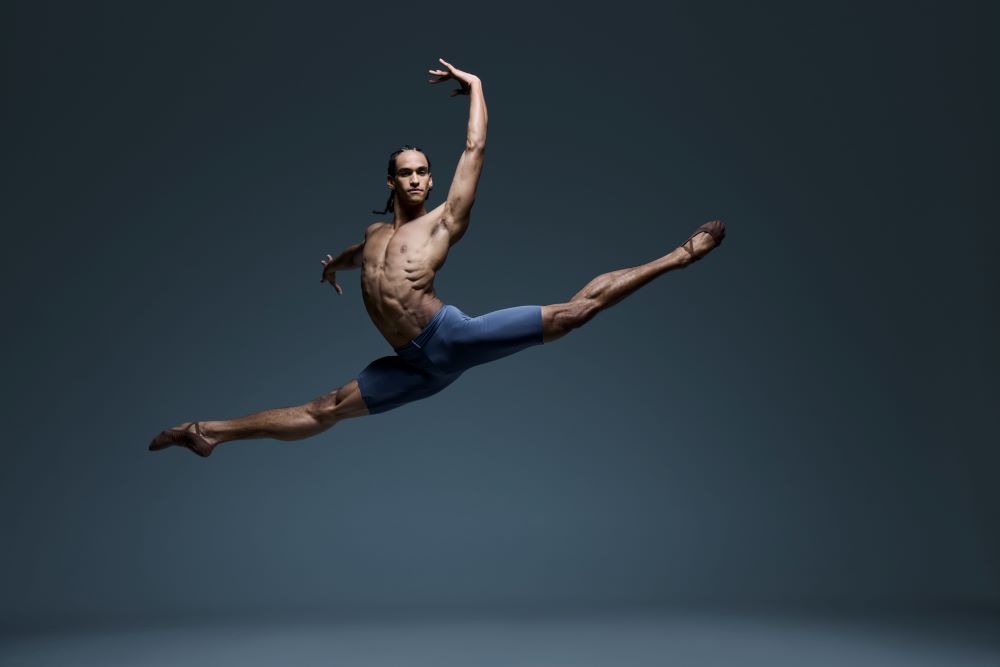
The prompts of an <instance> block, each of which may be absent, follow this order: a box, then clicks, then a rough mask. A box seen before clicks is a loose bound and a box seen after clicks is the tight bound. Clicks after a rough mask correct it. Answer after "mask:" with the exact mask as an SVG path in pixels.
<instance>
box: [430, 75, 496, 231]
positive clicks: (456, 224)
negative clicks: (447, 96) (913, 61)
mask: <svg viewBox="0 0 1000 667" xmlns="http://www.w3.org/2000/svg"><path fill="white" fill-rule="evenodd" d="M441 63H442V64H443V65H444V66H445V67H447V68H448V70H447V71H444V70H430V72H431V74H437V75H438V77H439V78H438V79H437V80H432V81H431V83H441V82H442V81H447V80H448V79H455V80H456V81H458V82H459V83H461V85H462V87H461V88H458V89H456V90H453V91H452V93H451V94H452V97H454V96H455V95H468V96H469V127H468V131H467V132H466V137H465V151H464V152H463V153H462V156H461V157H460V158H459V159H458V167H457V168H456V169H455V177H454V178H453V179H452V181H451V188H450V189H449V190H448V199H447V201H445V203H444V212H443V215H442V222H443V224H444V226H445V228H446V229H447V230H448V234H449V237H450V238H451V243H452V244H454V243H456V242H457V241H458V240H459V239H460V238H462V235H463V234H465V230H466V229H467V228H468V226H469V218H470V214H471V213H472V204H473V203H474V202H475V200H476V186H477V185H478V184H479V175H480V174H481V173H482V171H483V154H484V152H485V150H486V121H487V114H486V100H485V98H484V97H483V84H482V81H480V80H479V77H478V76H476V75H474V74H469V73H468V72H463V71H461V70H459V69H456V68H455V67H453V66H452V65H450V64H449V63H447V62H445V61H444V60H441Z"/></svg>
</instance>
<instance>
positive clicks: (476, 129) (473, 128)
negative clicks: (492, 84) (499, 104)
mask: <svg viewBox="0 0 1000 667" xmlns="http://www.w3.org/2000/svg"><path fill="white" fill-rule="evenodd" d="M486 120H487V117H486V99H485V98H484V97H483V84H482V82H481V81H480V80H479V79H478V78H476V79H473V80H472V83H471V84H470V85H469V129H468V132H467V134H466V139H465V146H466V150H483V149H484V148H485V147H486Z"/></svg>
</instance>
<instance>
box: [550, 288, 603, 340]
mask: <svg viewBox="0 0 1000 667" xmlns="http://www.w3.org/2000/svg"><path fill="white" fill-rule="evenodd" d="M599 311H600V305H599V304H598V303H597V301H596V300H594V299H590V298H586V297H583V298H579V299H576V300H574V301H570V302H568V303H561V304H559V305H557V306H548V307H546V312H544V313H543V318H542V325H543V328H544V330H545V336H546V340H555V339H556V338H560V337H562V336H565V335H566V334H568V333H569V332H570V331H572V330H573V329H577V328H579V327H581V326H583V325H584V324H586V323H587V322H589V321H590V320H592V319H593V318H594V316H595V315H597V313H598V312H599Z"/></svg>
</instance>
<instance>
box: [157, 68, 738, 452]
mask: <svg viewBox="0 0 1000 667" xmlns="http://www.w3.org/2000/svg"><path fill="white" fill-rule="evenodd" d="M441 64H442V65H443V66H444V67H445V68H447V69H444V70H441V69H432V70H429V72H430V73H431V74H433V75H435V76H436V77H437V78H435V79H431V80H430V83H441V82H443V81H448V80H454V81H456V82H457V83H458V84H459V85H460V87H459V88H458V89H456V90H454V91H452V93H451V94H452V96H455V95H467V96H469V98H470V102H469V126H468V134H467V137H466V142H465V151H464V152H463V153H462V156H461V157H460V158H459V160H458V167H457V169H456V171H455V177H454V179H453V180H452V183H451V189H450V190H449V191H448V198H447V200H446V201H445V202H444V203H442V204H440V205H439V206H438V207H437V208H435V209H433V210H432V211H430V212H428V211H427V209H426V208H425V204H426V201H427V195H428V193H429V192H430V190H431V188H432V187H433V186H434V179H433V178H432V176H431V168H430V162H429V160H428V158H427V156H426V155H425V154H424V153H423V152H422V151H421V150H420V149H419V148H416V147H412V146H406V147H404V148H403V149H401V150H399V151H396V152H395V153H393V154H392V155H391V156H390V158H389V165H388V178H387V184H388V187H389V190H390V193H389V202H388V203H387V205H386V211H383V213H385V212H391V213H392V214H393V221H392V223H391V224H389V223H382V222H376V223H373V224H372V225H370V226H369V227H368V229H367V231H366V232H365V240H364V241H362V242H361V243H358V244H355V245H352V246H350V247H348V248H347V249H346V250H344V252H342V253H341V254H340V255H339V256H337V257H332V256H331V255H327V256H326V257H327V258H326V259H325V260H321V263H322V264H323V275H322V278H320V282H328V283H329V284H330V286H331V287H333V288H334V289H335V290H336V292H337V294H343V290H342V289H341V287H340V285H339V284H338V283H337V280H336V272H337V271H346V270H349V269H354V268H359V267H360V268H361V292H362V296H363V298H364V303H365V308H366V309H367V310H368V314H369V315H370V316H371V318H372V322H374V324H375V327H376V328H377V329H378V330H379V332H380V333H381V334H382V335H383V336H384V337H385V339H386V341H388V343H389V344H390V345H391V346H392V347H393V350H394V351H395V353H396V354H395V355H393V356H386V357H381V358H380V359H376V360H375V361H373V362H372V363H371V364H369V365H368V366H367V367H366V368H365V369H364V370H362V371H361V372H360V373H359V374H358V376H357V377H356V378H354V379H352V380H351V381H350V382H348V383H347V384H345V385H343V386H342V387H340V388H338V389H335V390H333V391H330V392H328V393H326V394H323V395H322V396H319V397H317V398H315V399H313V400H311V401H309V402H308V403H306V404H305V405H299V406H294V407H289V408H276V409H272V410H264V411H262V412H257V413H255V414H252V415H248V416H246V417H240V418H238V419H230V420H225V421H200V422H184V423H182V424H179V425H177V426H175V427H173V428H170V429H166V430H164V431H162V432H161V433H160V434H159V435H157V436H156V437H155V438H153V441H152V443H151V444H150V445H149V449H151V450H160V449H164V448H166V447H169V446H171V445H179V446H182V447H187V448H188V449H190V450H191V451H193V452H194V453H196V454H199V455H200V456H209V455H210V454H211V453H212V450H213V449H214V448H215V447H216V446H218V445H219V444H221V443H223V442H229V441H231V440H245V439H249V438H273V439H276V440H300V439H302V438H308V437H310V436H313V435H316V434H317V433H321V432H323V431H325V430H327V429H329V428H330V427H331V426H333V425H334V424H336V423H337V422H339V421H340V420H342V419H350V418H351V417H361V416H363V415H369V414H377V413H380V412H386V411H387V410H392V409H394V408H397V407H399V406H401V405H404V404H406V403H410V402H412V401H416V400H420V399H422V398H426V397H428V396H431V395H432V394H435V393H437V392H439V391H441V390H442V389H444V388H445V387H446V386H448V385H449V384H451V383H452V382H454V381H455V380H456V379H457V378H458V376H459V375H461V374H462V373H463V372H464V371H465V370H468V369H469V368H471V367H473V366H476V365H479V364H482V363H487V362H489V361H493V360H495V359H499V358H501V357H505V356H507V355H510V354H514V353H515V352H517V351H519V350H523V349H525V348H527V347H531V346H533V345H541V344H543V343H551V342H552V341H554V340H557V339H559V338H561V337H563V336H565V335H566V334H567V333H569V332H570V331H572V330H573V329H576V328H578V327H580V326H582V325H583V324H584V323H586V322H588V321H590V320H591V319H593V317H594V316H595V315H597V313H599V312H601V311H602V310H604V309H606V308H609V307H610V306H613V305H614V304H616V303H618V302H619V301H621V300H622V299H624V298H625V297H626V296H628V295H629V294H632V293H633V292H635V291H636V290H637V289H639V288H640V287H642V286H643V285H645V284H646V283H648V282H650V281H651V280H653V278H656V277H657V276H660V275H662V274H664V273H666V272H667V271H671V270H673V269H680V268H684V267H686V266H688V265H689V264H691V263H692V262H695V261H697V260H699V259H701V258H702V257H704V256H705V255H706V254H708V252H709V251H711V250H712V249H713V248H714V247H715V246H717V245H719V244H720V243H721V242H722V239H723V237H724V236H725V226H724V225H723V224H722V223H721V222H720V221H718V220H716V221H713V222H709V223H706V224H704V225H702V226H701V227H699V228H698V229H697V230H696V231H695V233H694V234H692V235H691V237H689V238H688V240H687V241H685V242H684V243H683V244H682V245H681V246H678V247H677V248H676V249H674V250H673V251H672V252H670V253H668V254H667V255H664V256H663V257H660V258H659V259H656V260H653V261H651V262H649V263H647V264H643V265H641V266H637V267H634V268H627V269H621V270H619V271H612V272H611V273H606V274H603V275H600V276H598V277H596V278H594V279H593V280H591V281H590V282H589V283H588V284H587V285H586V286H585V287H584V288H583V289H581V290H580V291H579V292H577V293H576V294H575V295H574V296H573V298H572V299H570V300H569V301H567V302H565V303H557V304H552V305H548V306H517V307H514V308H506V309H503V310H498V311H494V312H492V313H486V314H485V315H480V316H479V317H469V316H468V315H466V314H465V313H463V312H462V311H461V310H459V309H458V308H456V307H455V306H451V305H446V304H445V303H444V302H443V301H441V299H440V298H438V296H437V294H435V292H434V276H435V273H436V272H437V271H438V269H440V268H441V266H442V265H443V264H444V262H445V258H447V256H448V251H449V249H450V248H451V246H453V245H455V244H456V243H458V241H459V240H460V239H461V238H462V236H463V235H464V234H465V231H466V229H467V228H468V226H469V216H470V213H471V211H472V204H473V201H474V200H475V196H476V185H477V184H478V182H479V174H480V172H481V171H482V169H483V152H484V149H485V147H486V102H485V100H484V99H483V86H482V83H481V81H480V80H479V77H477V76H475V75H473V74H469V73H468V72H463V71H461V70H459V69H457V68H455V67H454V66H452V65H451V64H449V63H447V62H445V61H444V60H441ZM376 213H377V211H376Z"/></svg>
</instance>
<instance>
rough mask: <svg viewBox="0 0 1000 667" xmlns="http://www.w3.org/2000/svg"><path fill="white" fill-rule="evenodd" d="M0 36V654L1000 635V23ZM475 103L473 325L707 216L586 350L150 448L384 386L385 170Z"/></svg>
mask: <svg viewBox="0 0 1000 667" xmlns="http://www.w3.org/2000/svg"><path fill="white" fill-rule="evenodd" d="M800 4H801V3H791V2H789V3H770V4H769V5H768V6H767V8H763V7H754V8H750V7H747V6H745V5H744V3H739V2H730V3H722V2H714V3H702V2H698V3H695V2H690V3H679V4H678V3H671V4H670V5H669V6H667V7H660V8H657V9H650V8H643V7H642V6H641V5H639V4H633V3H614V5H613V6H605V7H594V6H590V5H577V6H565V7H562V8H560V9H548V8H546V7H544V6H542V5H537V4H534V5H530V6H525V7H518V6H516V5H515V6H508V7H506V8H501V7H500V6H499V5H496V4H482V3H470V4H466V5H419V4H385V3H379V4H378V5H377V6H376V5H373V6H372V7H371V8H370V9H365V8H362V7H360V6H355V7H352V8H350V9H349V10H344V9H342V8H338V9H334V8H333V6H332V5H329V6H328V5H318V4H317V5H297V6H294V7H290V6H287V5H286V6H285V7H284V8H283V9H281V10H278V9H276V8H274V7H270V6H265V5H259V6H258V5H251V4H247V3H233V4H231V5H228V6H226V5H215V6H214V7H213V8H211V9H205V8H203V7H200V6H199V5H196V4H191V5H186V6H179V5H171V6H169V7H163V6H153V5H149V6H145V7H141V8H140V7H138V6H136V5H134V4H133V3H121V4H112V3H99V5H97V7H99V8H97V9H95V8H94V7H89V8H86V7H83V6H76V5H73V4H70V3H62V4H56V3H24V2H16V3H5V5H4V9H3V15H4V18H3V22H2V26H3V27H2V30H3V33H4V37H3V44H4V47H3V48H4V60H3V62H4V99H5V103H4V107H3V113H4V116H5V118H4V130H5V132H4V134H5V137H4V143H3V150H2V152H3V154H4V159H3V169H4V179H3V183H4V185H3V187H4V192H3V198H2V207H3V213H2V215H3V220H4V237H5V243H4V250H5V252H4V261H3V268H2V270H3V272H4V276H3V278H4V280H3V290H4V304H5V309H6V311H7V315H8V318H7V326H6V327H5V333H4V338H5V344H4V348H3V349H4V357H5V360H4V369H5V372H4V376H5V381H4V384H5V396H6V398H5V413H6V414H5V425H6V432H5V435H4V439H3V440H4V444H3V451H4V465H3V466H2V467H0V475H2V479H3V486H2V488H3V505H2V510H0V512H2V519H3V526H4V531H3V532H4V539H3V542H4V546H3V550H2V555H0V559H2V561H0V562H2V565H3V569H2V572H3V575H2V576H3V579H2V589H3V594H2V595H0V616H2V620H3V623H4V626H5V627H7V628H13V627H36V626H42V625H47V624H51V623H60V622H66V623H70V624H73V625H79V624H81V623H86V622H97V621H101V620H106V621H109V622H118V621H134V620H139V621H141V622H146V621H149V622H153V621H155V620H158V619H165V618H192V617H196V616H198V615H206V614H213V615H215V614H217V615H237V614H279V615H280V614H293V613H300V612H301V613H309V612H312V611H317V610H319V611H324V612H326V611H329V612H333V613H342V614H347V615H351V616H356V615H362V614H375V615H378V614H395V613H401V612H404V613H405V612H408V611H413V612H425V611H430V610H467V609H550V608H561V609H589V608H612V607H628V606H642V607H647V606H666V607H675V608H686V607H687V608H689V607H698V606H713V607H719V606H722V607H747V606H749V607H753V608H762V607H775V606H777V607H796V606H824V607H830V608H833V607H847V608H858V607H864V608H875V607H878V608H899V607H906V608H912V607H920V608H928V607H932V608H955V607H961V608H970V607H974V608H979V609H982V608H989V609H993V610H996V609H997V606H998V605H1000V536H998V532H997V528H996V526H997V525H998V523H1000V485H998V484H997V483H996V478H997V470H998V464H1000V455H998V450H997V447H996V440H997V438H996V414H997V404H998V401H997V399H998V396H997V391H996V384H995V378H996V373H997V370H998V366H1000V364H998V354H997V350H996V346H995V339H996V334H997V314H996V301H997V289H996V288H997V284H998V281H997V277H998V276H997V269H996V263H995V262H994V261H992V255H993V252H994V250H993V249H994V248H995V247H996V241H997V232H996V230H995V227H994V225H993V223H994V222H995V220H996V204H997V201H996V193H995V187H991V186H993V185H994V181H995V179H996V175H997V169H996V155H997V153H996V129H995V123H994V124H991V123H990V119H991V118H995V117H996V116H995V114H996V112H997V108H996V107H997V104H996V102H997V98H996V70H995V67H992V66H990V65H988V63H989V62H990V61H991V60H992V61H993V62H995V58H996V55H997V54H996V53H995V51H996V49H995V46H993V45H987V41H988V40H992V39H993V33H994V32H995V26H996V15H995V13H993V12H992V10H987V9H986V6H987V4H988V3H982V4H977V3H962V4H960V5H958V6H957V7H956V6H954V5H953V4H952V3H944V2H936V3H929V2H922V3H882V4H879V5H878V7H876V8H872V7H870V6H869V5H868V3H823V4H818V3H808V8H806V7H803V6H800ZM438 56H443V57H445V58H446V59H448V60H450V61H451V62H453V63H454V64H455V65H456V66H458V67H460V68H462V69H466V70H468V71H471V72H474V73H476V74H478V75H479V76H481V77H482V79H483V81H484V87H485V92H486V99H487V103H488V107H489V114H490V125H489V143H488V152H487V161H486V167H485V170H484V173H483V176H482V181H481V183H480V188H479V192H478V197H477V202H476V207H475V209H474V214H473V218H472V224H471V227H470V229H469V232H468V234H467V235H466V236H465V238H464V239H463V241H462V242H461V243H460V244H459V245H457V246H455V248H454V249H453V251H452V254H451V255H450V257H449V259H448V262H447V265H446V266H445V267H444V269H443V270H442V272H441V273H440V274H439V275H438V278H437V281H436V287H437V291H438V294H439V295H440V296H441V298H442V299H443V300H444V301H445V302H446V303H452V304H455V305H457V306H459V307H460V308H462V309H463V310H464V311H466V312H467V313H469V314H471V315H477V314H481V313H484V312H488V311H491V310H496V309H499V308H505V307H509V306H515V305H522V304H545V303H556V302H560V301H564V300H566V299H568V298H569V297H570V296H571V295H572V294H573V293H575V292H576V291H577V290H578V289H579V288H580V287H581V286H583V285H584V284H585V283H586V282H587V281H588V280H590V279H591V278H592V277H594V276H595V275H597V274H599V273H602V272H605V271H610V270H614V269H619V268H623V267H627V266H634V265H636V264H639V263H642V262H645V261H649V260H651V259H654V258H655V257H658V256H659V255H662V254H664V253H665V252H667V251H669V250H670V249H671V248H673V247H674V246H675V245H676V244H677V243H679V242H680V241H681V240H683V239H684V238H685V237H686V236H687V235H688V234H689V233H690V232H691V231H692V230H693V229H694V228H695V227H696V226H697V225H698V224H700V223H702V222H704V221H706V220H710V219H713V218H722V219H724V220H725V221H726V222H727V223H728V225H729V236H728V237H727V239H726V242H725V244H723V246H722V247H721V248H720V249H719V251H718V252H716V253H714V254H713V255H712V256H711V257H710V258H707V259H706V260H705V261H703V262H701V263H699V264H697V265H695V266H693V267H691V268H690V269H688V270H685V271H681V272H675V273H671V274H668V275H666V276H664V277H662V278H660V279H658V280H657V281H655V282H654V283H652V284H651V285H649V286H647V287H645V288H643V289H642V290H641V291H639V292H638V293H636V294H635V295H633V296H631V297H630V298H628V299H627V300H625V301H623V302H622V303H620V304H618V305H617V306H615V307H614V308H612V309H611V310H609V311H606V312H604V313H602V314H600V315H599V316H598V317H597V318H596V319H595V320H593V321H592V322H591V323H589V324H588V325H586V326H585V327H584V328H582V329H580V330H578V331H575V332H573V333H572V334H571V335H569V336H568V337H566V338H564V339H562V340H560V341H558V342H555V343H553V344H551V345H546V346H543V347H536V348H531V349H529V350H527V351H524V352H522V353H520V354H518V355H515V356H513V357H510V358H507V359H504V360H502V361H499V362H497V363H495V364H491V365H488V366H484V367H480V368H477V369H473V370H472V371H469V372H468V373H467V374H466V375H465V376H464V377H463V378H462V379H461V380H459V381H458V382H457V383H456V384H454V385H453V386H451V387H450V388H448V389H447V390H445V391H444V392H442V393H440V394H438V395H436V396H434V397H431V398H430V399H427V400H425V401H421V402H418V403H413V404H410V405H408V406H404V407H403V408H400V409H398V410H395V411H393V412H391V413H387V414H384V415H378V416H375V417H365V418H362V419H355V420H349V421H347V422H344V423H341V424H339V425H337V426H336V427H334V428H333V429H332V430H330V431H328V432H326V433H324V434H322V435H320V436H318V437H316V438H313V439H310V440H305V441H300V442H295V443H282V442H277V441H268V440H255V441H248V442H243V443H234V444H230V445H226V446H225V447H223V448H221V449H220V450H218V451H217V452H216V454H215V455H214V456H213V457H212V458H210V459H207V460H202V459H199V458H197V457H195V456H193V455H191V454H190V453H189V452H186V451H181V450H170V451H166V452H163V453H160V454H152V453H149V452H147V451H146V445H147V443H148V442H149V440H150V438H151V437H152V436H153V435H155V434H156V433H157V432H158V431H159V430H160V429H162V428H165V427H167V426H170V425H173V424H176V423H178V422H180V421H184V420H190V419H221V418H228V417H235V416H239V415H243V414H247V413H249V412H253V411H256V410H259V409H263V408H267V407H279V406H288V405H296V404H301V403H303V402H305V401H307V400H309V399H311V398H313V397H314V396H317V395H319V394H321V393H323V392H326V391H329V390H330V389H332V388H335V387H337V386H340V385H341V384H343V383H345V382H347V381H348V380H350V379H351V378H352V377H355V375H356V374H357V372H358V371H360V370H361V369H362V368H363V367H364V366H365V365H366V364H367V363H368V362H370V361H371V360H373V359H374V358H376V357H378V356H382V355H384V354H388V353H390V352H391V350H389V347H388V344H387V343H386V342H385V341H384V340H383V339H381V337H380V336H379V335H378V333H377V331H376V330H375V329H374V327H373V326H372V325H371V323H370V321H369V320H368V318H367V316H366V313H365V309H364V306H363V304H362V302H361V298H360V290H359V285H358V277H359V276H358V274H357V273H350V274H348V273H344V274H340V276H339V278H340V281H341V284H342V285H343V286H344V295H343V296H337V295H336V294H335V293H334V291H333V290H332V289H330V287H329V286H327V285H321V284H320V283H319V282H318V279H319V275H320V269H321V267H320V263H319V260H320V259H321V258H322V257H324V256H325V254H326V253H328V252H329V253H334V254H335V253H336V252H339V251H340V250H342V249H343V248H344V247H346V246H347V245H349V244H351V243H355V242H357V241H359V240H361V238H362V233H363V231H364V228H365V225H366V224H367V223H369V222H371V221H372V220H374V219H376V218H377V216H372V215H371V214H370V213H369V212H370V210H371V209H372V208H381V207H382V204H383V202H384V199H385V186H384V182H383V174H384V168H385V158H386V156H387V154H388V153H389V152H390V151H392V150H393V149H394V148H396V147H397V146H398V145H400V144H402V143H406V142H412V143H417V144H419V145H421V146H423V147H424V148H425V149H426V150H427V151H428V153H429V154H430V156H431V159H432V161H433V168H434V173H435V176H436V179H437V188H436V189H435V192H434V193H433V194H432V203H433V204H436V203H438V202H440V201H441V198H442V197H443V196H444V194H445V193H446V192H447V186H448V183H449V181H450V178H451V175H452V173H453V169H454V166H455V162H456V160H457V158H458V155H459V153H460V152H461V150H462V142H463V137H464V132H465V123H466V118H467V110H468V101H467V99H465V98H450V97H449V96H448V90H450V84H448V85H447V86H429V85H427V84H426V83H425V81H426V79H427V78H428V77H427V75H426V70H427V69H428V68H430V67H433V66H434V65H435V59H436V58H437V57H438Z"/></svg>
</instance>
